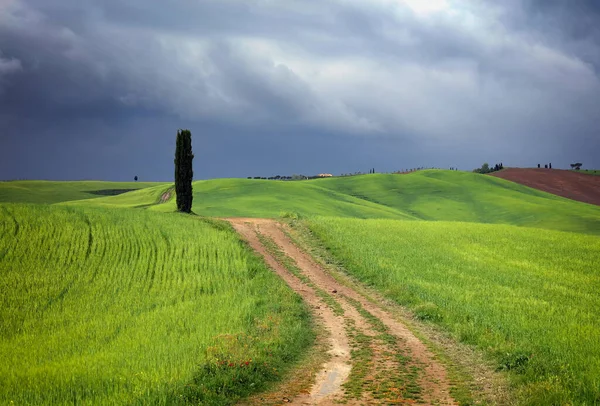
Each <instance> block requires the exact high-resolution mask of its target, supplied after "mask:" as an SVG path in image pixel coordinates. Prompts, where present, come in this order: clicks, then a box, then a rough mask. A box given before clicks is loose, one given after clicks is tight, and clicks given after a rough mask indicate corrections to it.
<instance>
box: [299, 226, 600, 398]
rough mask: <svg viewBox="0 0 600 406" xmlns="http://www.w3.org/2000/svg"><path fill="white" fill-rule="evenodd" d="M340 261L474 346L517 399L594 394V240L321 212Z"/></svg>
mask: <svg viewBox="0 0 600 406" xmlns="http://www.w3.org/2000/svg"><path fill="white" fill-rule="evenodd" d="M310 227H311V229H312V230H313V232H315V234H316V235H317V236H319V238H320V239H321V240H322V241H323V242H324V244H325V245H326V247H327V248H328V249H330V250H331V252H332V253H333V254H334V255H335V256H336V257H337V258H338V259H340V260H341V261H342V263H343V264H344V267H345V268H346V269H348V270H349V271H350V272H351V273H352V275H353V276H355V277H357V278H358V279H359V280H361V281H362V282H364V283H366V284H367V285H370V286H372V287H374V288H376V289H378V290H379V291H381V292H382V293H383V294H384V295H385V296H386V297H388V298H390V299H392V300H394V301H396V302H398V303H400V304H402V305H405V306H409V307H411V308H412V309H413V310H414V312H415V314H416V315H417V317H419V318H421V319H423V320H429V321H431V322H433V323H437V324H439V325H441V326H443V327H444V328H446V329H448V330H449V331H451V332H453V334H454V335H455V337H456V338H457V339H459V340H460V341H463V342H466V343H470V344H474V345H477V346H479V347H480V348H481V349H483V350H484V351H485V352H486V353H487V354H488V355H489V356H490V357H493V358H494V359H495V360H496V364H497V367H498V368H499V369H502V370H505V371H507V372H508V373H509V375H510V376H511V379H512V380H513V382H514V384H515V387H516V388H517V391H518V392H519V397H520V399H521V403H522V404H548V405H552V404H557V405H558V404H570V403H573V404H582V405H583V404H588V405H591V404H597V403H598V402H599V401H600V379H599V378H598V377H600V357H599V356H598V354H600V341H598V339H597V338H598V337H600V322H599V321H598V318H597V313H596V311H595V310H594V309H598V308H600V297H599V296H598V294H597V293H598V291H600V271H599V270H600V240H598V238H597V237H595V236H588V235H582V234H576V233H565V232H558V231H551V230H540V229H529V228H523V227H514V226H508V225H485V224H473V223H457V222H407V221H390V220H357V219H340V218H318V219H313V220H311V221H310Z"/></svg>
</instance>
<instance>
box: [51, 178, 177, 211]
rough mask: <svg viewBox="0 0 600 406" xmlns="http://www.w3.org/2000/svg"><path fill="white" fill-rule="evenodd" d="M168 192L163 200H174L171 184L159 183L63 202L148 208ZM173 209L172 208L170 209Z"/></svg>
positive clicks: (158, 202) (78, 204)
mask: <svg viewBox="0 0 600 406" xmlns="http://www.w3.org/2000/svg"><path fill="white" fill-rule="evenodd" d="M166 194H168V199H167V200H166V201H165V202H169V201H171V200H172V201H175V193H174V191H173V185H172V184H167V183H165V184H160V185H157V186H152V187H147V188H145V189H140V190H135V191H131V192H127V193H123V194H120V195H117V196H106V197H96V198H92V199H85V200H74V201H69V202H64V203H63V204H65V205H70V206H73V205H75V206H86V207H90V206H96V207H106V208H148V207H151V206H154V205H158V204H161V203H165V202H162V197H163V195H166ZM171 211H174V210H171Z"/></svg>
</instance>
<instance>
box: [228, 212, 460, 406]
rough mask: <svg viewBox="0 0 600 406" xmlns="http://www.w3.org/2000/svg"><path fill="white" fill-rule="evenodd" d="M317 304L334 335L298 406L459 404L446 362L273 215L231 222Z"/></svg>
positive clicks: (293, 399)
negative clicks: (331, 269) (317, 259)
mask: <svg viewBox="0 0 600 406" xmlns="http://www.w3.org/2000/svg"><path fill="white" fill-rule="evenodd" d="M228 221H230V222H231V224H232V225H233V227H234V228H235V229H236V230H237V232H238V233H240V234H241V235H242V236H243V238H244V239H245V240H246V241H247V242H248V243H249V244H250V246H251V247H252V248H253V249H254V250H255V251H257V252H258V253H260V254H261V255H262V256H263V257H264V258H265V260H266V262H267V263H268V264H269V266H271V267H272V268H273V270H274V271H275V272H277V274H278V275H279V276H280V277H281V278H282V279H283V280H284V281H285V282H286V283H287V284H288V285H289V286H290V287H291V288H292V289H294V290H295V291H296V292H297V293H298V294H299V295H300V296H301V297H302V298H303V299H304V300H305V301H306V303H307V304H308V305H309V306H310V307H311V309H312V311H313V313H314V314H315V316H316V317H317V319H318V320H320V321H321V323H322V324H323V325H324V327H325V329H326V330H327V332H328V337H327V339H328V341H329V355H330V357H329V360H328V361H327V362H326V363H325V364H324V365H323V366H322V368H321V370H320V371H319V373H318V374H317V376H316V379H315V382H314V384H313V385H312V388H311V389H310V391H306V392H307V393H301V394H288V395H287V396H286V398H285V400H284V401H285V402H286V403H289V404H295V405H332V404H338V403H339V402H341V401H343V402H344V403H345V404H349V405H353V404H405V403H409V404H427V405H454V404H456V402H455V401H454V400H453V399H452V397H451V395H450V384H449V381H448V377H447V373H446V370H445V368H444V367H443V365H442V364H440V363H439V362H438V361H437V360H436V358H435V356H434V355H433V354H432V353H431V352H430V351H429V350H428V349H427V347H426V346H425V345H424V344H423V343H422V342H421V341H420V340H419V339H418V338H417V337H415V335H414V334H413V333H412V332H411V331H410V330H408V329H407V328H406V326H404V325H403V324H402V323H400V322H399V321H398V320H397V319H396V318H394V317H393V316H392V315H391V314H390V313H389V312H388V311H386V309H385V307H384V306H380V305H375V304H373V303H372V302H371V301H369V300H367V299H366V298H365V297H364V296H362V295H361V294H360V293H358V292H357V291H355V290H353V289H351V288H349V287H347V286H345V285H342V284H340V283H338V282H337V281H336V280H335V279H334V278H333V277H331V276H330V275H329V274H328V273H327V272H325V271H324V270H323V268H322V267H321V266H319V265H318V264H317V263H316V262H315V261H314V260H313V258H312V257H311V256H310V255H309V254H307V253H306V252H304V251H302V250H301V249H300V248H299V247H298V246H296V245H295V244H294V243H293V242H292V240H291V239H290V238H289V237H288V235H287V234H286V232H285V231H284V226H283V225H281V224H279V223H277V222H276V221H274V220H267V219H228Z"/></svg>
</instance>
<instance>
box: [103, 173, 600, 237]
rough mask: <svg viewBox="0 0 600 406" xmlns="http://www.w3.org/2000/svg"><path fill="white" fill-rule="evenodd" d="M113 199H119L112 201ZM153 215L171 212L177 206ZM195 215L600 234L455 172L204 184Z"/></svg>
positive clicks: (561, 203)
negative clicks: (441, 222) (438, 223)
mask: <svg viewBox="0 0 600 406" xmlns="http://www.w3.org/2000/svg"><path fill="white" fill-rule="evenodd" d="M123 197H125V195H123ZM112 199H116V198H106V201H111V200H112ZM112 201H114V200H112ZM152 209H153V210H159V211H172V210H174V209H175V202H174V201H171V202H169V203H167V204H164V205H158V206H154V207H152ZM193 210H194V211H195V212H196V213H198V214H201V215H206V216H217V217H236V216H239V217H271V218H273V217H278V216H279V215H280V214H281V213H282V212H296V213H298V214H301V215H305V216H314V215H321V216H336V217H355V218H395V219H411V218H416V219H423V220H448V221H469V222H478V223H499V224H513V225H520V226H529V227H539V228H548V229H556V230H563V231H575V232H585V233H594V234H600V207H596V206H593V205H588V204H585V203H580V202H575V201H572V200H568V199H564V198H561V197H558V196H555V195H551V194H548V193H544V192H541V191H538V190H535V189H531V188H528V187H526V186H522V185H519V184H516V183H513V182H509V181H506V180H503V179H498V178H494V177H491V176H486V175H479V174H474V173H464V172H455V171H438V170H430V171H421V172H416V173H413V174H409V175H379V174H376V175H365V176H356V177H348V178H331V179H318V180H313V181H301V182H277V181H265V180H247V179H217V180H208V181H198V182H195V183H194V206H193Z"/></svg>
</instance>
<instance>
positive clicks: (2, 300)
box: [0, 204, 314, 404]
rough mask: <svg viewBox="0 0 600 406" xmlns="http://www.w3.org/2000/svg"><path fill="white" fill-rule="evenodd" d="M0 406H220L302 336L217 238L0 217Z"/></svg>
mask: <svg viewBox="0 0 600 406" xmlns="http://www.w3.org/2000/svg"><path fill="white" fill-rule="evenodd" d="M0 236H1V237H0V360H1V361H0V403H3V404H4V403H10V401H14V402H15V403H17V404H23V403H26V404H73V403H74V402H76V403H79V402H84V403H86V402H87V403H89V402H91V403H95V404H125V403H136V402H139V403H143V404H148V403H171V404H172V403H179V402H188V401H194V402H201V403H204V404H227V403H231V402H233V401H235V400H236V399H239V398H240V397H243V396H245V395H247V394H249V393H252V392H256V391H259V390H261V389H264V388H265V387H266V385H267V384H268V383H269V382H271V381H273V380H276V379H278V377H279V376H280V374H281V373H282V371H285V370H286V369H289V368H290V366H291V365H293V362H294V360H295V359H297V357H298V356H299V354H300V353H301V352H302V351H304V350H305V349H306V348H307V346H308V345H310V344H311V342H312V340H313V338H314V335H313V333H312V332H311V321H310V318H309V315H308V311H307V309H306V308H305V305H304V304H303V303H302V302H301V300H300V298H299V296H297V295H296V294H295V293H293V292H292V291H291V290H290V289H289V288H288V287H287V286H286V285H285V284H284V283H283V282H282V281H281V280H280V279H278V278H277V277H276V276H275V275H274V274H273V273H272V272H271V271H270V270H268V269H267V268H266V266H265V265H264V263H263V262H262V260H259V259H258V257H256V256H255V254H253V253H251V252H250V250H249V248H247V247H246V245H245V244H244V243H242V242H241V241H240V240H239V238H238V237H237V235H235V234H234V233H233V232H232V231H231V230H230V229H229V227H227V226H220V227H215V226H214V225H212V224H209V222H206V221H202V220H200V219H198V218H194V217H190V216H184V215H179V214H161V213H151V212H148V211H139V210H121V209H110V210H109V209H98V208H79V207H61V206H35V205H17V204H4V205H0Z"/></svg>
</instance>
